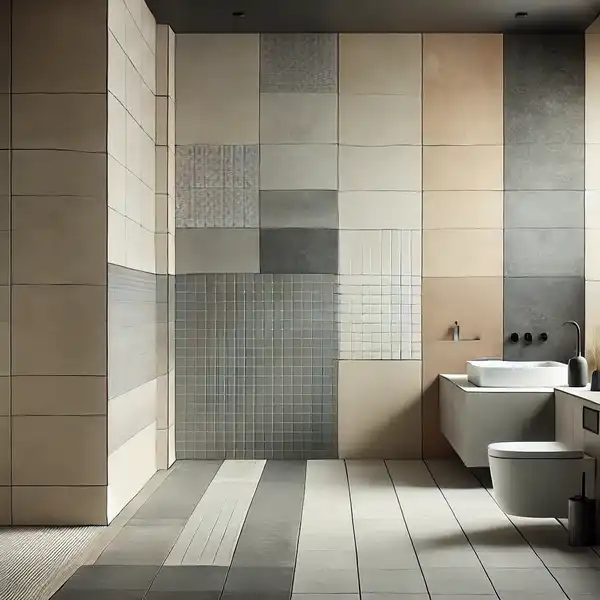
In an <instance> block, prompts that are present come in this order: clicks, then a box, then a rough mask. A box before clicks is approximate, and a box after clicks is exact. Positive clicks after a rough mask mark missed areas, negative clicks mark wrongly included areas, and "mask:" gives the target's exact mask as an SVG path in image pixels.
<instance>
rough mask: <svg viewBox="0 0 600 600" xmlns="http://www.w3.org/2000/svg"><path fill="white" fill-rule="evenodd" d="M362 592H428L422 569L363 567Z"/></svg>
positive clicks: (361, 575) (361, 576)
mask: <svg viewBox="0 0 600 600" xmlns="http://www.w3.org/2000/svg"><path fill="white" fill-rule="evenodd" d="M360 587H361V591H362V592H369V593H374V594H421V593H425V592H427V588H426V587H425V581H424V580H423V575H422V573H421V571H418V570H413V569H361V571H360Z"/></svg>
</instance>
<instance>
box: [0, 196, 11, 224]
mask: <svg viewBox="0 0 600 600" xmlns="http://www.w3.org/2000/svg"><path fill="white" fill-rule="evenodd" d="M10 228H11V224H10V196H9V195H7V194H4V195H2V194H0V231H10Z"/></svg>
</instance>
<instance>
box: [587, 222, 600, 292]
mask: <svg viewBox="0 0 600 600" xmlns="http://www.w3.org/2000/svg"><path fill="white" fill-rule="evenodd" d="M585 278H586V279H588V280H591V281H600V229H588V230H587V231H586V232H585Z"/></svg>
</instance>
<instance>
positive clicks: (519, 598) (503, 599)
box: [498, 590, 595, 600]
mask: <svg viewBox="0 0 600 600" xmlns="http://www.w3.org/2000/svg"><path fill="white" fill-rule="evenodd" d="M498 596H499V597H500V600H569V599H568V598H567V596H566V595H565V594H564V593H563V592H562V591H560V590H559V591H558V592H542V593H536V592H498ZM570 600H575V599H574V598H573V596H571V598H570ZM581 600H595V598H593V597H588V598H586V599H581Z"/></svg>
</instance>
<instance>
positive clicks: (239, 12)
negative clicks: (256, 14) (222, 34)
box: [231, 10, 246, 19]
mask: <svg viewBox="0 0 600 600" xmlns="http://www.w3.org/2000/svg"><path fill="white" fill-rule="evenodd" d="M231 16H232V17H235V18H236V19H243V18H244V17H245V16H246V13H245V12H244V11H243V10H236V11H234V12H232V13H231Z"/></svg>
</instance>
